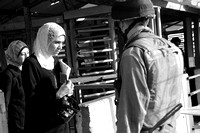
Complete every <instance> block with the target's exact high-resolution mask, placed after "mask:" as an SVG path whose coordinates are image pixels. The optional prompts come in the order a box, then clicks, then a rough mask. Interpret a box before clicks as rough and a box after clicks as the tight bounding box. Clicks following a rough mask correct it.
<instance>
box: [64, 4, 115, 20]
mask: <svg viewBox="0 0 200 133" xmlns="http://www.w3.org/2000/svg"><path fill="white" fill-rule="evenodd" d="M110 12H111V6H103V5H102V6H95V7H90V8H84V9H79V10H71V11H67V12H65V13H64V19H73V18H82V17H87V16H92V15H98V14H104V13H110Z"/></svg>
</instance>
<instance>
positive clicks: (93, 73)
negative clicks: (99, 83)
mask: <svg viewBox="0 0 200 133" xmlns="http://www.w3.org/2000/svg"><path fill="white" fill-rule="evenodd" d="M113 72H114V70H113V69H110V70H103V71H96V72H88V73H82V76H91V75H98V74H108V73H113Z"/></svg>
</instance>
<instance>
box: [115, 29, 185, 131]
mask: <svg viewBox="0 0 200 133" xmlns="http://www.w3.org/2000/svg"><path fill="white" fill-rule="evenodd" d="M141 34H142V33H141ZM147 34H149V35H152V33H147ZM119 68H120V71H119V74H120V76H121V79H122V84H121V90H120V97H119V103H118V108H117V133H140V132H141V130H142V128H143V129H145V128H148V127H152V126H154V125H155V124H156V123H157V122H158V121H159V120H160V119H161V118H162V117H163V116H164V115H165V114H166V113H167V112H168V111H170V109H172V108H173V107H174V106H176V105H177V104H178V103H180V96H181V89H182V75H183V56H182V52H181V51H180V49H179V48H178V47H176V46H175V45H174V44H172V43H170V42H169V41H167V40H165V39H161V38H158V37H155V38H154V37H144V38H140V39H138V40H136V41H134V46H131V47H129V48H128V49H126V50H125V51H124V52H123V54H122V57H121V61H120V66H119ZM178 115H179V113H176V114H175V115H174V116H172V117H170V118H169V119H168V120H167V121H166V122H165V123H164V124H163V125H161V126H160V127H161V128H160V129H158V130H159V131H158V130H157V131H155V132H162V133H164V132H165V133H174V132H175V131H174V130H175V126H176V125H175V119H176V118H177V116H178Z"/></svg>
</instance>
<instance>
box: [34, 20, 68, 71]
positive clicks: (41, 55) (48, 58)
mask: <svg viewBox="0 0 200 133" xmlns="http://www.w3.org/2000/svg"><path fill="white" fill-rule="evenodd" d="M59 36H65V31H64V29H63V28H62V27H61V26H60V25H58V24H56V23H54V22H49V23H46V24H44V25H43V26H42V27H40V29H39V30H38V32H37V37H36V39H35V42H34V46H33V52H34V53H35V56H36V57H37V59H38V62H39V63H40V65H41V67H43V68H45V69H48V70H52V69H53V68H54V58H53V56H52V55H50V54H49V52H48V49H49V46H50V43H51V42H53V41H54V40H55V39H56V38H57V37H59Z"/></svg>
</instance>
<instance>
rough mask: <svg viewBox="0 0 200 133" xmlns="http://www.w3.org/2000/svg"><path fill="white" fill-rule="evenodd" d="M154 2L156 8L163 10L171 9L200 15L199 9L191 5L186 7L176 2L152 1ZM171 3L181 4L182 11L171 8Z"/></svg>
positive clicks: (168, 0) (170, 0)
mask: <svg viewBox="0 0 200 133" xmlns="http://www.w3.org/2000/svg"><path fill="white" fill-rule="evenodd" d="M152 2H153V4H154V5H155V6H160V7H163V8H169V9H173V10H180V11H184V12H188V13H195V14H200V9H199V8H195V7H192V6H190V5H186V4H184V3H183V4H180V3H178V2H175V1H174V0H152ZM169 2H173V3H176V4H177V3H178V4H180V5H181V6H182V9H175V8H173V6H169Z"/></svg>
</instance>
